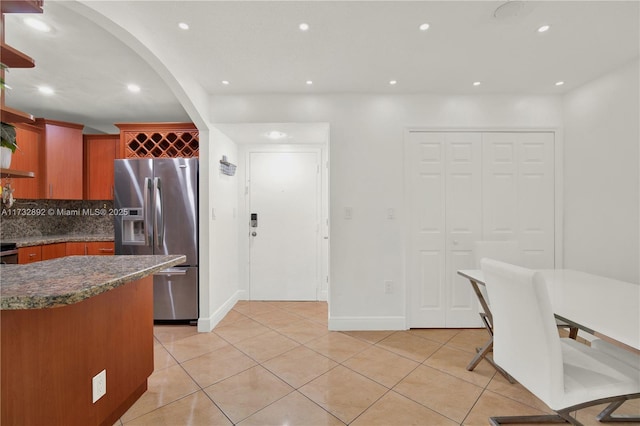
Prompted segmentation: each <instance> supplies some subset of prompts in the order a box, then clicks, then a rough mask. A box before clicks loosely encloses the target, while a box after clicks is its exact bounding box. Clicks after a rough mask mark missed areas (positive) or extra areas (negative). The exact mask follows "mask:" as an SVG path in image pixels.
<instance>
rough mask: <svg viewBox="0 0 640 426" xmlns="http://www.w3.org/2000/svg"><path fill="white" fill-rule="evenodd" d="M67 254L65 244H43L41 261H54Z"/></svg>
mask: <svg viewBox="0 0 640 426" xmlns="http://www.w3.org/2000/svg"><path fill="white" fill-rule="evenodd" d="M66 254H67V245H66V244H65V243H54V244H45V245H43V246H42V260H49V259H56V258H58V257H64V256H66Z"/></svg>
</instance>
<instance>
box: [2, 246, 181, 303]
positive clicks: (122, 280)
mask: <svg viewBox="0 0 640 426" xmlns="http://www.w3.org/2000/svg"><path fill="white" fill-rule="evenodd" d="M185 260H186V257H185V256H182V255H180V256H177V257H176V258H175V259H172V260H167V261H163V262H160V263H158V264H155V265H153V266H149V267H146V268H141V269H140V270H138V271H136V272H133V273H129V274H125V275H122V276H118V277H116V278H113V279H110V280H107V281H104V282H102V283H99V284H96V285H94V286H91V287H89V288H87V289H84V290H80V291H77V292H73V293H67V294H59V295H52V296H14V297H3V298H2V299H1V301H0V310H3V311H5V310H6V311H10V310H30V309H48V308H58V307H63V306H68V305H73V304H74V303H78V302H81V301H83V300H86V299H88V298H90V297H93V296H97V295H99V294H102V293H105V292H107V291H109V290H113V289H115V288H118V287H120V286H123V285H125V284H127V283H129V282H131V281H137V280H139V279H142V278H145V277H147V276H149V275H153V274H154V273H156V272H158V271H161V270H163V269H167V268H170V267H172V266H176V265H179V264H181V263H184V261H185Z"/></svg>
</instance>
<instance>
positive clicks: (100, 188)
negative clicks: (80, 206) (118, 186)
mask: <svg viewBox="0 0 640 426" xmlns="http://www.w3.org/2000/svg"><path fill="white" fill-rule="evenodd" d="M119 148H120V135H84V199H85V200H113V160H115V159H116V158H117V152H118V150H119Z"/></svg>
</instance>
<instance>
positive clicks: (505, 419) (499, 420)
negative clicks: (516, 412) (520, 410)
mask: <svg viewBox="0 0 640 426" xmlns="http://www.w3.org/2000/svg"><path fill="white" fill-rule="evenodd" d="M571 420H573V421H570V420H567V419H565V418H564V417H561V416H560V415H558V414H545V415H540V416H502V417H489V424H491V425H493V426H498V425H507V424H518V423H527V424H530V423H570V424H573V425H576V426H582V423H580V422H578V421H577V420H576V419H573V418H571Z"/></svg>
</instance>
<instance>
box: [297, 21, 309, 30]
mask: <svg viewBox="0 0 640 426" xmlns="http://www.w3.org/2000/svg"><path fill="white" fill-rule="evenodd" d="M298 28H300V31H308V30H309V24H307V23H306V22H303V23H302V24H300V25H299V26H298Z"/></svg>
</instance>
